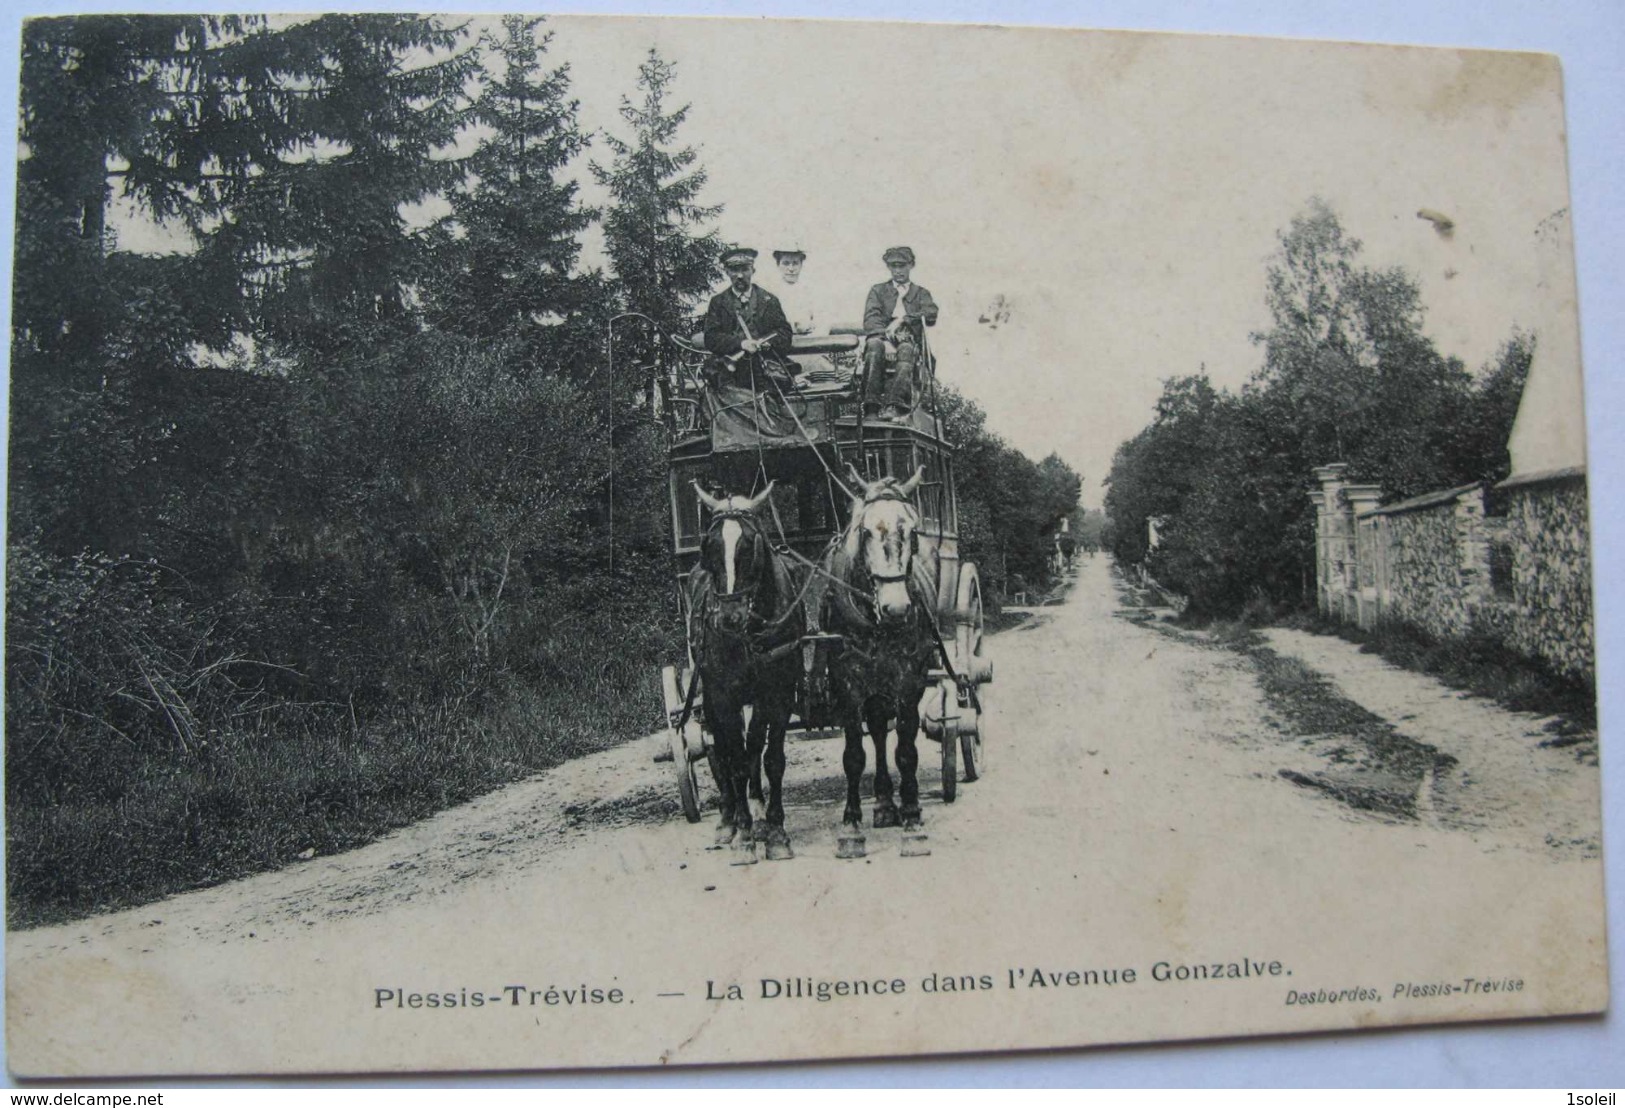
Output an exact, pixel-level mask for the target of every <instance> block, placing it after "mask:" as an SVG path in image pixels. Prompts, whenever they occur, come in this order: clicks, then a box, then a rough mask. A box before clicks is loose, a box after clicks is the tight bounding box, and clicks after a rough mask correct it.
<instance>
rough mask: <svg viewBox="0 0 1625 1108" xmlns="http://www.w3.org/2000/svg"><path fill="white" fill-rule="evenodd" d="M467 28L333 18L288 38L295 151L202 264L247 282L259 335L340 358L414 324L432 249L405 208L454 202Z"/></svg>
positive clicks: (285, 49)
mask: <svg viewBox="0 0 1625 1108" xmlns="http://www.w3.org/2000/svg"><path fill="white" fill-rule="evenodd" d="M464 37H465V36H464V32H463V29H462V28H461V27H447V26H445V25H444V24H442V23H440V22H439V21H438V20H436V19H433V18H424V17H418V16H405V15H387V14H365V15H324V16H320V17H318V18H316V19H312V20H309V21H306V22H301V23H297V24H294V25H292V26H289V27H287V28H284V29H282V30H281V31H279V32H278V33H277V34H276V36H275V40H274V41H272V42H267V43H265V44H264V45H265V46H267V47H269V48H270V49H271V50H272V51H273V52H274V54H275V55H276V57H277V58H278V59H279V64H280V65H281V67H282V72H283V74H284V84H285V90H286V92H287V94H288V95H286V96H284V97H282V98H281V105H280V107H279V109H278V110H279V111H280V112H281V115H282V118H283V119H284V120H285V122H286V125H287V129H288V130H287V133H288V135H289V136H290V141H289V142H288V143H287V144H286V145H285V146H284V148H283V149H281V150H279V151H278V152H277V156H276V158H275V159H274V160H272V161H270V162H269V163H267V164H264V165H261V166H259V167H258V169H259V172H257V173H255V174H254V175H252V176H250V177H248V178H246V179H245V180H243V181H242V182H241V183H240V184H239V186H238V187H236V188H234V189H233V190H232V195H231V197H230V212H231V218H230V219H229V220H228V221H226V222H225V223H223V224H222V225H221V226H220V227H219V228H218V229H216V230H214V231H213V232H211V233H210V234H209V235H208V236H207V239H206V243H205V253H206V254H210V255H217V256H220V257H223V258H224V259H229V263H227V262H222V265H221V268H222V269H229V268H231V267H232V266H235V267H236V268H237V269H238V270H239V271H241V272H242V273H243V274H244V275H245V277H244V281H245V286H246V287H245V289H244V291H245V292H246V293H248V295H249V299H250V301H251V303H253V304H254V306H255V309H256V316H257V323H258V328H259V329H260V330H262V331H263V333H264V334H265V335H266V336H268V337H270V338H272V339H273V340H276V341H278V342H280V343H282V344H284V345H288V346H291V347H294V348H302V349H307V350H320V351H326V352H331V351H333V350H336V349H340V348H343V347H345V346H348V345H350V344H352V343H354V342H357V341H363V340H365V341H371V339H372V337H373V329H375V328H377V327H378V326H380V325H383V326H385V327H393V328H397V329H401V330H404V329H406V328H407V327H408V325H409V324H410V323H411V317H410V313H409V311H408V306H409V300H410V297H409V291H408V290H409V289H410V287H411V286H412V285H413V284H414V283H415V282H417V281H419V280H420V279H421V278H422V277H423V275H424V273H425V265H424V261H425V257H424V245H425V237H424V236H423V235H421V234H415V233H413V232H412V231H411V229H410V227H409V224H408V221H407V216H406V214H405V212H404V210H403V209H405V208H407V207H409V206H411V205H415V204H419V203H422V202H423V201H425V200H427V199H429V198H431V197H434V196H436V195H440V194H443V193H444V192H445V191H446V190H447V189H449V188H450V187H452V186H453V185H454V184H456V183H457V181H458V180H459V178H460V177H461V175H462V173H463V172H464V168H463V166H462V164H461V163H460V162H459V161H457V160H455V159H453V158H452V157H450V156H449V150H450V148H451V147H452V145H453V143H455V141H456V140H457V138H458V136H459V134H460V132H461V130H462V128H463V126H464V124H465V118H466V117H465V112H464V109H463V107H462V106H461V104H460V100H461V98H462V92H463V87H464V84H465V82H466V81H467V80H468V79H469V78H470V76H471V74H472V73H473V70H474V67H475V66H476V65H477V64H478V59H477V57H476V56H475V54H474V52H473V51H471V50H469V49H467V48H466V46H465V45H464V42H463V39H464Z"/></svg>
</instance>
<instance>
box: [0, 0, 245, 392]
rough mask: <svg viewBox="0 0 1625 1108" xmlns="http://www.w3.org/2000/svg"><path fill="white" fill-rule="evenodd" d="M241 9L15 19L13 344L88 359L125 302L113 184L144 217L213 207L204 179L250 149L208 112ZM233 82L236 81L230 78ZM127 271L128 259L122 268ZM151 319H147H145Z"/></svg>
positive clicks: (240, 30) (205, 214)
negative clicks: (116, 265) (19, 27)
mask: <svg viewBox="0 0 1625 1108" xmlns="http://www.w3.org/2000/svg"><path fill="white" fill-rule="evenodd" d="M262 24H263V21H260V20H256V19H252V18H249V17H224V18H215V17H205V16H76V17H67V18H51V19H31V20H29V21H28V22H27V23H26V24H25V25H24V28H23V46H22V69H21V94H22V112H21V120H20V129H19V131H20V134H19V137H20V139H21V145H22V151H21V154H22V156H21V158H20V159H19V164H18V210H17V253H16V269H15V273H16V279H15V282H14V289H15V292H14V294H13V295H14V299H13V315H12V325H13V335H14V340H15V343H16V345H15V349H16V350H18V351H19V352H30V351H32V352H43V353H52V352H61V353H64V354H67V355H69V356H70V358H77V359H78V360H79V365H80V368H81V369H83V370H85V371H94V370H95V369H96V367H94V366H92V365H90V364H89V363H88V362H87V361H86V358H87V356H88V355H90V354H92V353H93V352H96V351H97V350H99V348H100V347H101V346H102V344H103V343H105V342H106V341H107V340H108V337H109V335H110V333H111V332H112V331H113V330H114V329H115V328H116V327H118V326H119V322H120V318H121V316H123V315H124V314H125V313H126V310H127V308H128V303H127V302H128V301H130V300H131V299H132V297H130V296H129V295H127V290H125V289H123V288H121V287H120V277H121V276H122V277H125V278H128V277H132V276H146V277H149V278H150V277H151V275H150V274H145V275H142V274H131V273H129V272H125V273H123V274H118V273H115V272H113V266H112V264H111V263H110V257H111V255H112V254H113V252H114V245H115V244H114V242H113V237H112V235H111V234H110V232H109V231H108V220H107V213H108V208H109V205H110V204H111V203H112V201H113V199H114V197H115V195H122V196H124V197H127V198H129V199H131V200H132V201H134V202H135V203H136V204H137V205H138V206H139V207H140V208H142V209H143V210H145V211H146V212H148V213H149V214H150V215H152V216H154V217H155V218H160V219H162V218H175V217H176V216H178V215H181V214H183V213H186V214H189V215H191V216H192V217H193V218H194V219H196V220H200V221H201V220H207V219H211V218H213V217H215V216H217V215H218V208H217V207H215V206H213V205H212V204H211V200H213V199H214V198H215V195H216V194H215V193H214V192H213V191H212V190H211V189H210V188H208V187H205V183H206V182H208V183H211V184H212V183H213V181H215V180H216V179H217V178H219V177H221V176H223V174H222V173H221V171H220V166H222V165H223V164H224V163H226V162H228V161H231V160H233V159H232V158H231V156H230V155H224V154H223V153H222V149H223V148H224V147H233V148H235V149H236V150H243V149H247V148H252V147H255V143H254V141H253V139H252V138H250V137H248V135H249V134H250V133H251V131H252V127H250V126H247V125H246V124H245V122H244V121H243V120H242V118H241V117H240V116H234V117H230V118H225V117H222V116H221V115H219V114H211V113H210V112H209V111H208V106H209V105H211V104H213V103H214V102H215V101H216V99H217V96H218V94H219V91H220V90H219V79H220V74H219V73H218V72H217V70H218V69H219V66H220V63H221V61H222V60H223V59H222V56H221V54H222V47H223V46H224V45H225V44H227V43H229V42H232V41H234V40H237V39H240V38H242V37H243V36H244V35H245V34H249V33H252V32H253V31H254V30H255V29H257V28H259V27H261V26H262ZM236 79H237V80H238V82H239V84H241V83H242V81H243V79H242V78H241V75H237V76H236ZM125 268H126V270H128V269H129V268H130V267H125ZM143 322H150V321H143Z"/></svg>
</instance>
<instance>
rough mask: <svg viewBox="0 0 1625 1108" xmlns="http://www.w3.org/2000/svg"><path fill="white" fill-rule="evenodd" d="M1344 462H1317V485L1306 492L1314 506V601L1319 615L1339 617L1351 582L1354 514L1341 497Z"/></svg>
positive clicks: (1344, 471)
mask: <svg viewBox="0 0 1625 1108" xmlns="http://www.w3.org/2000/svg"><path fill="white" fill-rule="evenodd" d="M1348 468H1349V467H1348V465H1347V464H1346V463H1344V462H1333V463H1332V464H1331V465H1324V466H1316V467H1315V471H1314V473H1315V480H1316V481H1318V482H1320V489H1319V491H1316V492H1311V493H1310V494H1309V500H1310V502H1311V503H1312V504H1314V506H1315V605H1316V607H1317V608H1319V609H1320V612H1321V614H1322V615H1328V616H1337V617H1339V618H1342V615H1343V610H1344V598H1345V597H1346V596H1347V594H1348V592H1349V590H1350V585H1351V583H1352V567H1353V565H1354V517H1353V513H1352V512H1350V511H1349V507H1348V504H1347V503H1346V502H1345V501H1344V499H1343V485H1344V482H1343V474H1345V473H1347V472H1348Z"/></svg>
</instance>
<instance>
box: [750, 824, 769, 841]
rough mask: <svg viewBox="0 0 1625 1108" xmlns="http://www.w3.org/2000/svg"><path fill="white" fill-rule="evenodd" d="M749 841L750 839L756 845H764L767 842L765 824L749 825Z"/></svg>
mask: <svg viewBox="0 0 1625 1108" xmlns="http://www.w3.org/2000/svg"><path fill="white" fill-rule="evenodd" d="M750 839H751V842H756V843H765V842H767V840H768V829H767V824H766V823H753V824H751V825H750Z"/></svg>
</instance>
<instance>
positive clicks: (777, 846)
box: [767, 835, 796, 862]
mask: <svg viewBox="0 0 1625 1108" xmlns="http://www.w3.org/2000/svg"><path fill="white" fill-rule="evenodd" d="M795 856H796V852H795V851H793V850H791V849H790V838H789V836H787V835H786V836H784V837H782V838H770V839H768V840H767V860H768V861H769V862H788V861H789V860H790V859H792V858H794V857H795Z"/></svg>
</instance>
